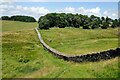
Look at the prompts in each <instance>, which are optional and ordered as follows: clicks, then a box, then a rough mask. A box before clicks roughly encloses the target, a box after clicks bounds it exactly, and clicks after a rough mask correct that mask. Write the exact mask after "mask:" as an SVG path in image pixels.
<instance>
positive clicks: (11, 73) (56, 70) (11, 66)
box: [2, 22, 118, 78]
mask: <svg viewBox="0 0 120 80" xmlns="http://www.w3.org/2000/svg"><path fill="white" fill-rule="evenodd" d="M9 23H10V22H9ZM14 23H15V24H16V23H18V22H14ZM14 23H13V22H11V23H10V24H11V25H14ZM21 23H22V22H21ZM6 24H7V23H6ZM25 24H26V25H27V23H25ZM3 25H4V24H3ZM11 25H9V26H11ZM22 25H24V23H22ZM28 25H29V23H28ZM19 26H20V25H19ZM35 26H36V24H35ZM3 27H4V26H3ZM11 27H12V26H11ZM6 28H7V27H6ZM33 28H34V27H33ZM33 28H24V30H23V31H22V29H20V31H18V30H13V29H10V30H6V29H3V34H2V62H3V64H2V68H3V69H2V70H3V74H2V76H3V78H13V77H16V78H23V77H25V78H108V77H109V78H116V77H118V58H114V59H110V60H106V61H100V62H85V63H73V62H67V61H64V60H62V59H58V58H56V57H54V56H53V55H51V54H50V53H49V52H48V51H47V50H46V49H44V48H43V46H42V45H41V44H40V42H39V40H38V38H37V34H36V32H35V31H34V30H33ZM53 31H54V32H53ZM58 31H60V32H58ZM62 31H63V32H64V34H65V31H67V32H66V33H67V34H65V35H63V32H62ZM76 31H77V29H73V33H72V29H65V30H63V29H51V30H47V31H44V30H42V31H41V32H42V36H43V38H44V40H45V42H47V43H48V44H49V45H50V46H52V47H54V48H55V46H54V45H57V44H60V43H58V42H57V41H56V40H55V39H57V40H58V36H57V35H59V33H61V34H60V35H62V36H64V37H63V38H62V39H61V40H59V42H60V41H61V42H62V44H63V45H65V39H66V48H68V49H69V50H70V51H71V52H73V51H72V50H73V49H72V48H71V49H70V48H69V47H68V46H69V45H70V44H71V45H72V44H73V45H75V44H76V47H75V49H76V48H77V44H78V43H79V41H81V40H80V39H83V38H84V37H83V38H82V37H81V36H83V35H81V36H79V37H81V38H79V37H78V38H77V39H76V37H77V36H73V35H76V33H78V32H76ZM78 31H80V33H81V31H82V30H81V29H80V30H79V29H78ZM98 31H99V30H98ZM108 31H109V32H110V33H111V32H112V31H113V34H112V33H111V35H110V36H111V37H110V36H109V35H108V36H107V37H110V39H111V38H112V39H111V40H112V41H113V42H111V43H109V44H111V46H110V48H114V47H116V45H117V42H116V33H117V32H116V31H117V29H110V30H108ZM68 32H70V33H71V34H68ZM75 32H76V33H75ZM89 32H90V31H89ZM103 32H104V31H103ZM115 32H116V33H115ZM48 33H49V34H48ZM55 33H56V34H55ZM91 33H92V31H91ZM114 33H115V34H114ZM46 34H47V35H46ZM53 34H54V35H53ZM81 34H82V33H81ZM83 34H84V33H83ZM105 34H107V32H105ZM70 35H71V36H73V41H72V39H70ZM103 36H104V35H103ZM46 37H48V38H46ZM89 37H90V36H89ZM93 37H95V36H93ZM60 38H61V37H60ZM71 38H72V37H71ZM47 39H52V40H53V41H52V42H51V43H49V42H48V40H47ZM68 39H69V40H70V41H71V42H70V44H69V45H68ZM88 39H90V38H88ZM94 39H95V38H94ZM108 39H109V38H108ZM85 40H87V39H83V41H85ZM90 40H91V39H90ZM54 41H55V42H54ZM76 41H77V42H76ZM108 41H109V40H108ZM53 42H54V43H53ZM75 42H76V43H75ZM81 43H82V42H81ZM106 43H107V41H106ZM84 44H85V43H84ZM87 44H88V43H87ZM90 44H91V43H90ZM82 46H83V44H82ZM107 46H109V45H107ZM56 47H57V46H56ZM70 47H71V46H70ZM102 47H104V48H102V49H107V48H109V47H107V48H106V47H105V45H104V46H102ZM79 48H80V47H79ZM86 48H87V49H88V50H89V48H88V47H86ZM93 48H95V47H93ZM56 49H58V48H56ZM95 49H96V48H95ZM58 50H59V49H58ZM60 50H61V49H60ZM76 50H77V49H76ZM63 52H65V49H64V50H63ZM83 52H85V51H84V49H83ZM76 54H77V52H76Z"/></svg>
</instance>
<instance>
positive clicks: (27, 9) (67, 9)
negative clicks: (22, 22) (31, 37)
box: [0, 0, 118, 19]
mask: <svg viewBox="0 0 120 80" xmlns="http://www.w3.org/2000/svg"><path fill="white" fill-rule="evenodd" d="M5 1H6V0H5ZM34 1H35V2H33V1H30V0H29V1H28V2H19V1H18V2H17V1H16V2H15V1H9V2H1V3H0V13H1V14H0V16H5V15H7V16H11V15H28V16H33V17H35V18H36V19H38V18H39V17H40V16H43V15H45V14H47V13H53V12H56V13H62V12H64V13H79V14H85V15H88V16H89V15H92V14H93V15H96V16H100V17H101V16H108V17H110V18H113V19H115V18H117V17H118V2H37V1H38V0H34Z"/></svg>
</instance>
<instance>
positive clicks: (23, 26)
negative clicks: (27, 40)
mask: <svg viewBox="0 0 120 80" xmlns="http://www.w3.org/2000/svg"><path fill="white" fill-rule="evenodd" d="M0 23H2V32H6V31H20V30H29V29H33V28H35V27H37V22H20V21H6V20H2V21H1V20H0Z"/></svg>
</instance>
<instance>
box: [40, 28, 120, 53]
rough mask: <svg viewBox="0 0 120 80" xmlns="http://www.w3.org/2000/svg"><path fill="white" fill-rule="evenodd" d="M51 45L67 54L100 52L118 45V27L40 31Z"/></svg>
mask: <svg viewBox="0 0 120 80" xmlns="http://www.w3.org/2000/svg"><path fill="white" fill-rule="evenodd" d="M40 32H41V34H42V36H43V39H44V40H45V42H46V43H47V44H48V45H50V46H51V47H53V48H55V49H57V50H59V51H61V52H63V53H65V54H69V55H77V54H86V53H91V52H100V51H103V50H108V49H112V48H116V47H118V29H117V28H116V29H107V30H106V29H105V30H104V29H95V30H83V29H80V28H79V29H76V28H63V29H59V28H52V29H50V30H41V31H40Z"/></svg>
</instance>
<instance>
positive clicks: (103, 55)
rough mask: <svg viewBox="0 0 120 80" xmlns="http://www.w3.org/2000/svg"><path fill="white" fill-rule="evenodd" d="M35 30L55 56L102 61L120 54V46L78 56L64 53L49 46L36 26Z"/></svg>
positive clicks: (68, 59) (42, 42)
mask: <svg viewBox="0 0 120 80" xmlns="http://www.w3.org/2000/svg"><path fill="white" fill-rule="evenodd" d="M35 31H36V32H37V34H38V38H39V40H40V42H41V44H42V45H43V46H44V47H45V48H46V49H47V50H48V51H49V52H50V53H51V54H53V55H54V56H56V57H58V58H60V59H64V60H67V61H73V62H87V61H89V62H94V61H100V60H107V59H111V58H115V57H117V56H120V48H116V49H110V50H106V51H102V52H96V53H91V54H84V55H78V56H74V55H73V56H68V55H65V54H63V53H62V52H59V51H57V50H55V49H53V48H51V47H50V46H48V45H47V44H46V43H45V42H44V41H43V39H42V37H41V34H40V33H39V31H38V29H37V28H35Z"/></svg>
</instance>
